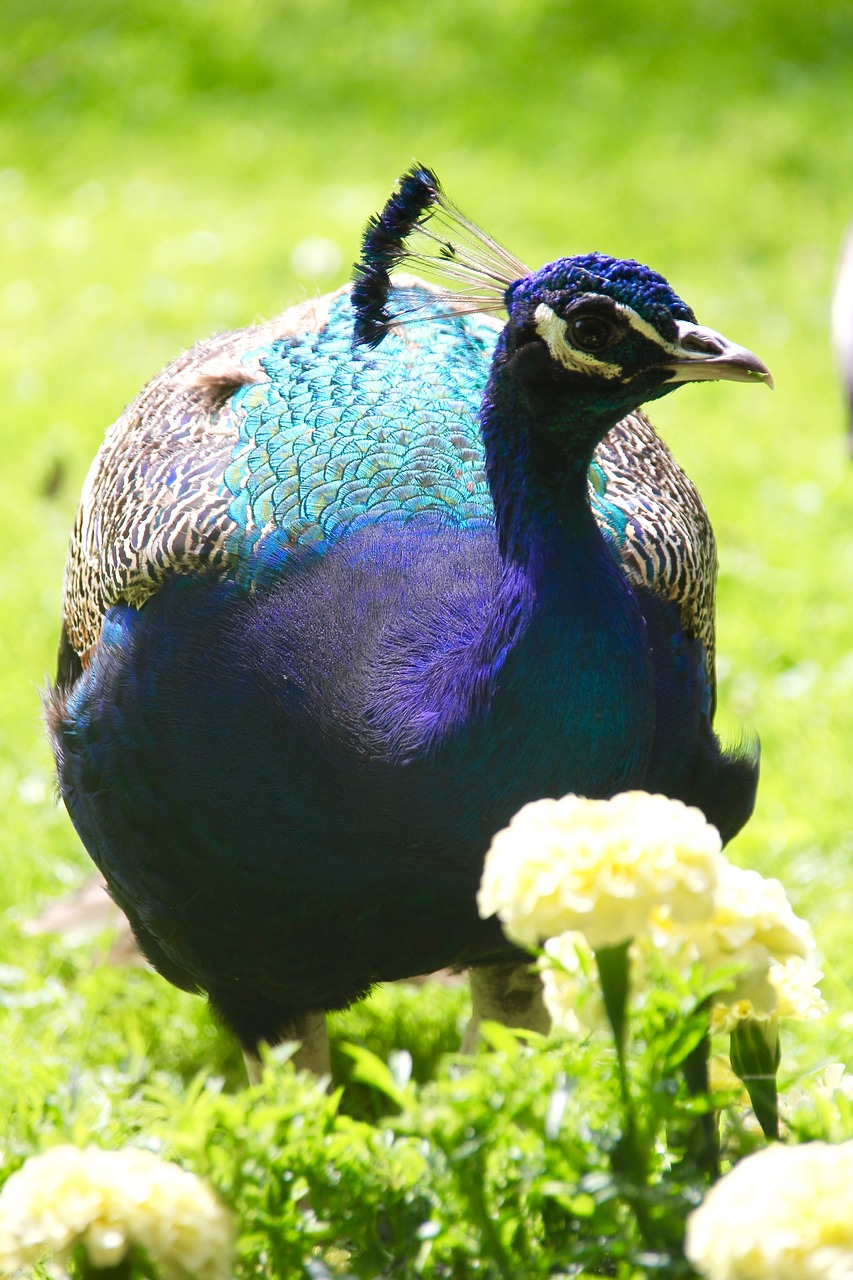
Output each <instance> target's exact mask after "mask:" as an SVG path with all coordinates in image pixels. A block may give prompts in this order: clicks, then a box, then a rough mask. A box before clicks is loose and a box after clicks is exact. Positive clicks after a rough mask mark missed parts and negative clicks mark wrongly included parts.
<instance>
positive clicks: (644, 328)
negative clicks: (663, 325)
mask: <svg viewBox="0 0 853 1280" xmlns="http://www.w3.org/2000/svg"><path fill="white" fill-rule="evenodd" d="M614 305H615V307H616V310H617V311H618V312H619V314H620V316H621V317H622V319H623V320H625V321H627V323H628V324H629V325H630V326H631V328H632V329H633V330H634V331H635V333H639V334H640V335H641V337H643V338H646V339H648V341H649V342H653V343H654V344H655V346H656V347H660V349H661V351H665V352H666V354H667V355H668V356H675V357H676V358H681V359H683V358H684V356H685V355H686V354H688V353H687V352H685V351H684V348H683V347H680V346H679V345H678V343H677V342H667V340H666V338H662V337H661V335H660V334H659V333H658V331H657V329H656V328H655V327H654V325H652V324H649V322H648V320H644V319H643V317H642V316H638V315H637V313H636V311H632V310H631V308H630V307H626V306H625V304H624V302H617V303H615V304H614ZM678 323H679V321H676V324H678ZM687 327H688V328H690V329H692V328H693V327H694V326H693V325H689V326H687Z"/></svg>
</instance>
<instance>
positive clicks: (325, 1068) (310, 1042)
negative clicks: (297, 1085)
mask: <svg viewBox="0 0 853 1280" xmlns="http://www.w3.org/2000/svg"><path fill="white" fill-rule="evenodd" d="M281 1038H282V1040H297V1041H298V1042H299V1047H298V1048H297V1050H296V1052H295V1053H294V1054H293V1056H292V1058H291V1059H290V1061H291V1062H292V1063H293V1065H294V1067H295V1068H296V1070H297V1071H310V1072H311V1073H312V1075H315V1076H331V1074H332V1068H331V1063H330V1061H329V1037H328V1035H327V1033H326V1015H325V1014H324V1013H306V1014H303V1016H302V1017H301V1018H297V1019H296V1021H295V1022H294V1023H293V1026H292V1027H291V1028H290V1031H289V1032H288V1034H287V1035H285V1036H282V1037H281ZM243 1061H244V1062H245V1064H246V1075H247V1076H248V1077H249V1084H250V1085H251V1084H260V1083H261V1079H262V1078H263V1069H264V1068H263V1061H262V1060H261V1058H260V1057H259V1055H258V1054H256V1053H250V1052H249V1050H248V1049H244V1050H243Z"/></svg>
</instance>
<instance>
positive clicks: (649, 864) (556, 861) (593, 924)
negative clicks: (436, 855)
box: [477, 791, 725, 950]
mask: <svg viewBox="0 0 853 1280" xmlns="http://www.w3.org/2000/svg"><path fill="white" fill-rule="evenodd" d="M720 849H721V844H720V837H719V833H718V832H717V830H716V828H715V827H712V826H711V825H710V824H709V823H708V822H706V820H705V817H704V815H703V814H702V813H700V811H699V810H698V809H693V808H689V807H688V806H687V805H685V804H682V803H681V801H679V800H669V799H667V798H666V797H665V796H653V795H649V794H647V793H646V792H644V791H627V792H624V793H623V794H622V795H618V796H614V797H613V799H612V800H587V799H584V798H583V797H581V796H574V795H569V796H564V797H563V799H562V800H537V801H535V802H534V803H533V804H528V805H525V806H524V808H523V809H521V810H520V811H519V812H518V813H517V814H516V815H515V817H514V818H513V819H512V822H511V823H510V825H509V826H508V827H506V828H505V829H504V830H503V831H499V832H498V834H497V835H496V836H495V838H494V840H493V841H492V846H491V848H490V849H489V852H488V854H487V855H486V863H485V867H484V871H483V879H482V882H481V885H480V892H479V895H478V898H477V905H478V908H479V911H480V915H481V916H483V917H484V918H485V917H487V916H491V915H497V916H498V917H499V918H500V920H501V923H502V924H503V926H504V930H505V932H506V934H507V936H508V937H510V938H511V939H512V940H513V941H515V942H518V943H520V945H521V946H525V947H531V946H535V945H536V944H537V943H539V942H540V941H541V940H542V939H544V938H551V937H554V936H556V935H557V934H561V933H566V932H569V931H572V930H580V931H581V932H582V933H584V934H585V936H586V939H587V941H588V943H589V945H590V946H591V947H592V948H593V949H594V950H599V949H600V948H602V947H613V946H618V945H619V944H620V943H623V942H626V941H628V940H629V939H630V938H633V937H634V936H635V935H636V934H638V933H640V932H642V931H643V930H645V929H646V928H647V926H648V923H649V918H650V916H651V914H652V912H653V911H654V910H655V909H656V908H658V907H661V906H665V907H666V909H667V913H668V917H669V918H670V919H671V920H672V921H674V922H677V923H680V924H687V923H690V922H694V921H698V920H701V919H703V918H705V917H707V916H709V915H710V913H711V909H712V908H711V895H712V892H713V889H714V886H715V884H716V882H717V877H718V876H719V874H720V868H721V866H722V865H723V864H724V862H725V859H723V857H722V854H721V852H720Z"/></svg>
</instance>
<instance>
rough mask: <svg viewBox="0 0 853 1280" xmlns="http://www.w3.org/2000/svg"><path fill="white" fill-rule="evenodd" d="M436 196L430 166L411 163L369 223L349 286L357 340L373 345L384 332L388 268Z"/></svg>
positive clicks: (396, 260) (437, 190) (402, 253)
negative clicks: (381, 208) (352, 281)
mask: <svg viewBox="0 0 853 1280" xmlns="http://www.w3.org/2000/svg"><path fill="white" fill-rule="evenodd" d="M440 195H441V187H440V186H439V182H438V178H437V177H436V176H435V174H434V173H433V172H432V170H431V169H427V168H425V167H424V166H423V165H419V164H416V165H413V166H412V168H411V169H409V170H408V172H406V173H404V174H403V176H402V178H401V179H400V183H399V186H398V187H397V190H396V191H395V192H394V193H393V195H392V196H391V197H390V199H389V200H388V202H387V204H386V205H385V207H384V209H383V210H382V211H381V213H377V214H374V216H373V217H372V218H370V220H369V221H368V224H367V227H366V228H365V232H364V240H363V242H362V249H361V261H360V262H357V263H356V264H355V283H354V284H353V288H352V302H353V307H354V308H355V313H356V322H355V339H356V341H357V342H363V343H366V344H367V345H368V346H370V347H375V346H378V345H379V343H380V342H381V341H382V339H383V337H384V336H385V332H386V330H387V328H388V326H389V324H390V323H391V316H390V315H389V313H388V309H387V305H386V304H387V302H388V291H389V289H390V287H391V272H392V271H393V270H394V268H395V267H396V266H397V265H398V264H399V263H400V261H401V260H402V259H403V258H404V257H405V256H406V250H405V241H406V238H407V237H408V236H409V235H410V234H411V233H412V231H414V229H415V227H417V226H418V224H419V223H420V221H421V220H422V218H423V216H424V214H425V213H426V212H427V210H429V209H430V208H431V207H432V206H433V205H434V204H436V203H437V202H438V199H439V197H440Z"/></svg>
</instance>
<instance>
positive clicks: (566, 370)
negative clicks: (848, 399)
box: [503, 253, 773, 422]
mask: <svg viewBox="0 0 853 1280" xmlns="http://www.w3.org/2000/svg"><path fill="white" fill-rule="evenodd" d="M504 305H505V307H506V310H507V314H508V317H509V319H508V321H507V325H506V328H505V331H504V340H503V346H504V360H505V369H506V372H507V373H508V374H510V375H511V376H513V377H515V378H517V379H519V380H520V381H521V382H522V384H524V385H525V386H526V387H527V388H528V392H529V394H530V395H532V396H535V397H537V398H541V397H543V396H546V397H548V398H551V399H553V398H558V399H559V398H562V397H563V396H570V397H571V401H572V404H573V405H574V406H575V407H576V409H577V410H579V411H580V412H581V414H582V415H583V416H584V417H585V418H586V419H587V420H588V419H589V416H590V415H593V416H596V417H597V416H602V417H603V418H607V419H610V420H611V421H612V422H616V421H618V420H619V418H621V417H623V416H624V415H625V414H626V413H628V412H630V411H631V410H632V409H635V408H637V407H638V406H639V405H641V404H644V403H645V402H646V401H648V400H655V399H658V398H659V397H661V396H664V395H667V394H668V392H670V391H672V390H674V389H675V387H677V386H679V385H680V384H681V383H684V382H699V381H708V380H711V379H719V380H728V381H731V382H764V383H767V384H768V385H769V386H772V385H773V383H772V378H771V375H770V370H769V369H768V368H767V367H766V365H765V364H764V363H763V362H762V361H761V360H759V359H758V357H757V356H756V355H754V354H753V353H752V352H751V351H748V350H747V349H746V348H745V347H741V346H738V345H737V344H735V343H733V342H730V341H729V339H728V338H725V337H723V335H722V334H720V333H717V332H715V330H713V329H707V328H705V327H704V326H702V325H699V324H697V323H696V317H695V315H694V314H693V311H692V310H691V308H690V307H688V306H687V304H686V303H685V302H683V301H682V299H681V298H679V297H678V295H677V294H676V293H675V292H674V290H673V289H672V288H671V287H670V285H669V284H668V283H667V281H666V280H665V279H664V278H663V276H661V275H659V274H658V273H657V272H656V271H652V270H650V269H649V268H648V267H644V266H642V265H641V264H640V263H639V262H634V261H631V260H620V259H618V258H609V257H607V256H606V255H604V254H600V253H590V254H586V255H584V256H581V257H575V258H560V259H559V260H558V261H556V262H551V263H549V264H548V265H547V266H545V267H542V268H540V270H538V271H534V272H530V273H528V274H526V275H523V276H521V277H520V278H519V279H517V280H514V281H513V282H512V283H511V284H510V285H509V286H508V287H507V288H506V290H505V293H504Z"/></svg>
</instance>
